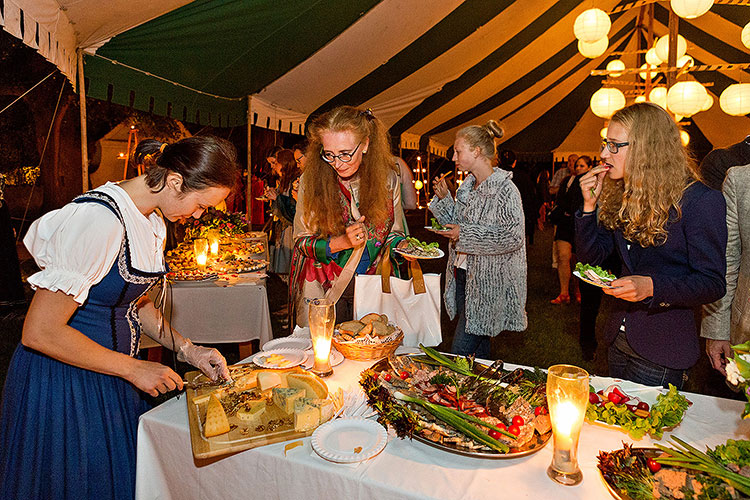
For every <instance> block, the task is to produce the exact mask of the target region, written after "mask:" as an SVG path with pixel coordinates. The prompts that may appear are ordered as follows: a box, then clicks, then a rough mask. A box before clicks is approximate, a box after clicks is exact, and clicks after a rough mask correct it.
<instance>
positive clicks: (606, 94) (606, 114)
mask: <svg viewBox="0 0 750 500" xmlns="http://www.w3.org/2000/svg"><path fill="white" fill-rule="evenodd" d="M624 107H625V94H623V93H622V91H621V90H620V89H615V88H601V89H599V90H597V91H596V92H594V95H592V96H591V111H593V112H594V114H595V115H596V116H598V117H600V118H610V117H611V116H612V115H614V114H615V113H616V112H617V111H618V110H620V109H622V108H624Z"/></svg>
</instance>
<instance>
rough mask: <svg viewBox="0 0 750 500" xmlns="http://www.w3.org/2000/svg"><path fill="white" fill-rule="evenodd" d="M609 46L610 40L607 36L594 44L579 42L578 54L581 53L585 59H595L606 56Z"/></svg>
mask: <svg viewBox="0 0 750 500" xmlns="http://www.w3.org/2000/svg"><path fill="white" fill-rule="evenodd" d="M608 45H609V39H608V38H607V37H606V36H605V37H604V38H601V39H599V40H597V41H595V42H593V43H589V42H584V41H583V40H578V52H580V53H581V55H582V56H583V57H588V58H589V59H594V58H596V57H599V56H600V55H602V54H604V52H605V51H606V50H607V46H608Z"/></svg>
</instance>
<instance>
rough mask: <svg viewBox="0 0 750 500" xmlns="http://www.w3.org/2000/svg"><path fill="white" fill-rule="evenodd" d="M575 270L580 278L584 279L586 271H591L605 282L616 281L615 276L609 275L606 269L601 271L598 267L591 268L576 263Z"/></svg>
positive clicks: (588, 265) (587, 265)
mask: <svg viewBox="0 0 750 500" xmlns="http://www.w3.org/2000/svg"><path fill="white" fill-rule="evenodd" d="M575 270H576V271H578V274H580V275H581V276H584V277H585V276H586V271H593V272H594V273H596V275H597V276H599V277H600V278H603V279H607V280H616V279H617V276H615V275H614V274H612V273H610V272H609V271H607V270H606V269H602V268H601V267H599V266H592V265H590V264H584V263H582V262H578V263H576V268H575Z"/></svg>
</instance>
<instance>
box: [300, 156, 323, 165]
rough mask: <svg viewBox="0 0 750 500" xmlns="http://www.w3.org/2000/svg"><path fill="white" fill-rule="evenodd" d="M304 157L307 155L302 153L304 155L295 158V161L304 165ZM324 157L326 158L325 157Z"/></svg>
mask: <svg viewBox="0 0 750 500" xmlns="http://www.w3.org/2000/svg"><path fill="white" fill-rule="evenodd" d="M304 157H305V156H304V155H302V156H300V157H299V158H295V159H294V161H296V162H297V165H302V158H304ZM324 159H325V158H324Z"/></svg>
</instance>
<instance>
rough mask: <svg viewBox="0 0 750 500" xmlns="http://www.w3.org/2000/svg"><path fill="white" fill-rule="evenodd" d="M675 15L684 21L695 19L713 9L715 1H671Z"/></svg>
mask: <svg viewBox="0 0 750 500" xmlns="http://www.w3.org/2000/svg"><path fill="white" fill-rule="evenodd" d="M669 4H670V6H671V7H672V10H673V11H674V13H675V14H677V15H678V16H680V17H681V18H683V19H695V18H696V17H699V16H702V15H703V14H705V13H706V12H708V11H709V10H710V9H711V6H712V5H713V4H714V0H670V2H669Z"/></svg>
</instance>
